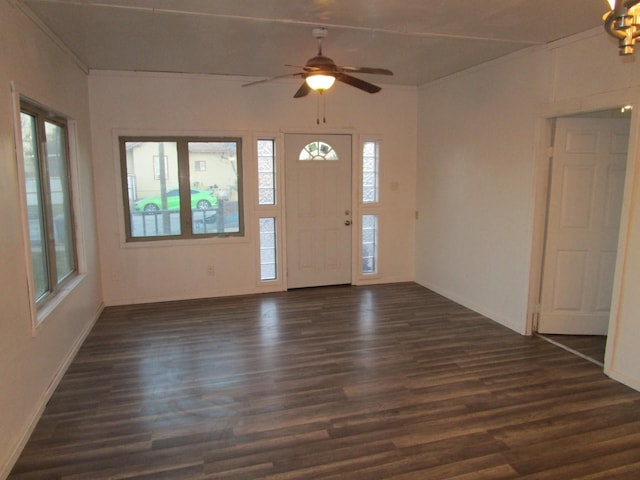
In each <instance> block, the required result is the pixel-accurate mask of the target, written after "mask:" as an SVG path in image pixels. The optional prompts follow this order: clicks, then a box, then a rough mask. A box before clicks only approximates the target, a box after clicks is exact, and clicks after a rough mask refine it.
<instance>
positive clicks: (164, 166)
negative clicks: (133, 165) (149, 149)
mask: <svg viewBox="0 0 640 480" xmlns="http://www.w3.org/2000/svg"><path fill="white" fill-rule="evenodd" d="M162 158H164V162H162V163H160V156H159V155H154V156H153V178H155V179H156V180H160V179H161V178H165V179H168V178H169V158H168V157H167V156H166V155H163V156H162Z"/></svg>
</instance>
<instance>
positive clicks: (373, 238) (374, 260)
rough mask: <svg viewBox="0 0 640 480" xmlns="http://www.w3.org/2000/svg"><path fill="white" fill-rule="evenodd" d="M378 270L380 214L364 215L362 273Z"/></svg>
mask: <svg viewBox="0 0 640 480" xmlns="http://www.w3.org/2000/svg"><path fill="white" fill-rule="evenodd" d="M377 271H378V216H377V215H363V216H362V273H365V274H371V273H377Z"/></svg>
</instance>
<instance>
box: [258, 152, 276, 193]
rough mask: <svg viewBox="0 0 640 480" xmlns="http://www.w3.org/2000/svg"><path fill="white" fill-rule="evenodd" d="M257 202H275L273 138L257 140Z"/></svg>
mask: <svg viewBox="0 0 640 480" xmlns="http://www.w3.org/2000/svg"><path fill="white" fill-rule="evenodd" d="M258 204H259V205H275V204H276V168H275V141H274V140H258Z"/></svg>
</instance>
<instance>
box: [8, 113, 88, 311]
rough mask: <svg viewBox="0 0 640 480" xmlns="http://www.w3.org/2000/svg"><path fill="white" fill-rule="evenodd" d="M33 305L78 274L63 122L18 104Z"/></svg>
mask: <svg viewBox="0 0 640 480" xmlns="http://www.w3.org/2000/svg"><path fill="white" fill-rule="evenodd" d="M20 123H21V131H22V151H23V155H24V159H23V161H24V181H25V192H26V204H27V215H28V222H29V243H30V249H31V262H32V266H33V281H34V300H35V302H36V305H41V304H42V303H43V302H45V301H46V300H47V299H49V298H50V297H52V296H53V295H55V294H56V293H57V292H58V291H59V289H60V287H61V286H62V285H63V284H64V283H65V282H66V281H67V280H68V279H70V278H71V277H73V276H74V274H75V273H76V271H77V255H76V248H75V242H74V237H73V232H74V225H73V211H72V207H71V192H70V181H69V171H70V169H69V143H68V136H67V122H66V120H65V119H64V118H61V117H59V116H57V115H55V114H53V113H52V112H48V111H45V110H43V109H41V108H39V107H36V106H34V105H31V104H29V103H27V102H21V104H20Z"/></svg>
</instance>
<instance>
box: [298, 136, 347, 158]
mask: <svg viewBox="0 0 640 480" xmlns="http://www.w3.org/2000/svg"><path fill="white" fill-rule="evenodd" d="M299 160H302V161H305V160H339V159H338V154H337V153H336V151H335V150H334V149H333V147H332V146H331V145H329V144H328V143H324V142H319V141H318V142H311V143H310V144H308V145H307V146H305V147H304V148H303V149H302V151H301V152H300V157H299Z"/></svg>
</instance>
